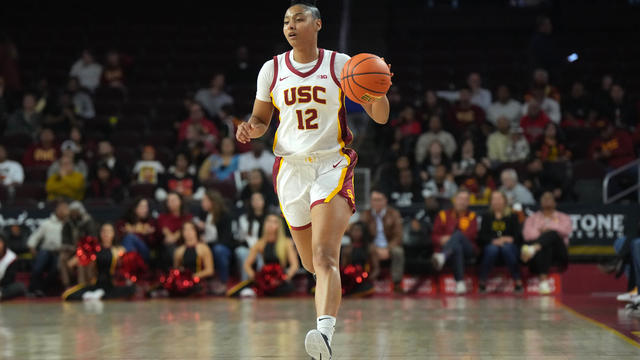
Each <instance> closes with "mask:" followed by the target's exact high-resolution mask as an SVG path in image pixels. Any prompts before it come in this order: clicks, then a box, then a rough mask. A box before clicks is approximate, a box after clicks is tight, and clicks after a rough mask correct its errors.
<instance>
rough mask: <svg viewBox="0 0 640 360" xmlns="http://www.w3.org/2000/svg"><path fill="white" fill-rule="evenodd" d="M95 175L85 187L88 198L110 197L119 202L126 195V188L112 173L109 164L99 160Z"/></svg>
mask: <svg viewBox="0 0 640 360" xmlns="http://www.w3.org/2000/svg"><path fill="white" fill-rule="evenodd" d="M96 171H97V174H96V177H95V178H94V179H93V180H92V181H91V184H89V188H88V189H87V197H88V198H96V199H111V200H113V201H114V202H116V203H120V202H121V201H122V200H124V198H125V196H126V189H125V187H124V186H123V185H122V181H120V179H118V178H117V177H115V176H114V175H113V172H112V171H111V169H110V168H109V166H108V165H107V164H106V163H104V162H101V163H99V164H98V167H97V170H96Z"/></svg>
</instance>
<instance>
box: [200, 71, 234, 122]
mask: <svg viewBox="0 0 640 360" xmlns="http://www.w3.org/2000/svg"><path fill="white" fill-rule="evenodd" d="M195 100H196V102H199V103H200V104H202V106H203V107H204V109H205V110H206V111H207V114H208V115H209V116H211V117H213V116H215V115H216V114H218V112H219V111H220V109H221V108H222V106H223V105H229V104H233V98H232V97H231V96H229V94H227V93H226V92H225V91H224V74H222V73H217V74H215V75H213V77H212V78H211V87H209V88H204V89H200V90H198V92H197V93H196V97H195Z"/></svg>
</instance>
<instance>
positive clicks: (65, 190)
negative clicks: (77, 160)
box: [46, 156, 85, 200]
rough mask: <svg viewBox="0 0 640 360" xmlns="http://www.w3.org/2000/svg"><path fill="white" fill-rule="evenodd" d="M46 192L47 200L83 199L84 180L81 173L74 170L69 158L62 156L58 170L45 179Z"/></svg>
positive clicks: (71, 160)
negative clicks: (62, 198)
mask: <svg viewBox="0 0 640 360" xmlns="http://www.w3.org/2000/svg"><path fill="white" fill-rule="evenodd" d="M46 191H47V200H55V199H57V198H61V197H64V198H69V199H72V200H82V199H83V198H84V192H85V179H84V176H83V175H82V174H81V173H79V172H77V171H75V170H74V167H73V159H72V158H71V157H67V156H63V157H62V158H61V159H60V170H59V171H58V172H57V173H55V174H53V175H51V176H50V177H49V178H48V179H47V184H46Z"/></svg>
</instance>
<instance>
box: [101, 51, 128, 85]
mask: <svg viewBox="0 0 640 360" xmlns="http://www.w3.org/2000/svg"><path fill="white" fill-rule="evenodd" d="M101 82H102V85H103V86H107V87H110V88H117V89H121V90H124V89H125V71H124V66H123V64H122V61H121V57H120V53H118V51H116V50H109V51H108V52H107V56H106V64H105V66H104V69H103V71H102V81H101Z"/></svg>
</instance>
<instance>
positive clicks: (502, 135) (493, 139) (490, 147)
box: [487, 116, 528, 165]
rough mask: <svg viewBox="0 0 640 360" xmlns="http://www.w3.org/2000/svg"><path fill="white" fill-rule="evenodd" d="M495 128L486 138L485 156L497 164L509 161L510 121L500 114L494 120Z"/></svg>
mask: <svg viewBox="0 0 640 360" xmlns="http://www.w3.org/2000/svg"><path fill="white" fill-rule="evenodd" d="M496 128H497V129H496V131H494V132H493V133H492V134H491V135H489V138H487V156H488V158H489V161H491V163H492V164H494V165H499V164H501V163H504V162H508V161H509V152H508V151H507V148H508V146H509V143H510V140H511V122H510V121H509V119H507V118H506V117H504V116H501V117H499V118H498V119H497V121H496ZM527 147H528V145H527Z"/></svg>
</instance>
